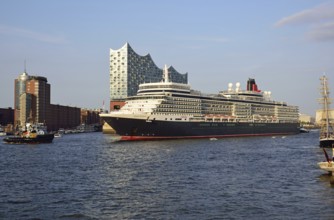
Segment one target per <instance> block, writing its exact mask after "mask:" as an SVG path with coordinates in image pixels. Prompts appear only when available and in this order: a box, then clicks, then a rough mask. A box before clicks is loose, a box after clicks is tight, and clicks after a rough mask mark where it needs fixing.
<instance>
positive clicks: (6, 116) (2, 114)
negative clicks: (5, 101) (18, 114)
mask: <svg viewBox="0 0 334 220" xmlns="http://www.w3.org/2000/svg"><path fill="white" fill-rule="evenodd" d="M8 124H14V109H12V108H0V125H8Z"/></svg>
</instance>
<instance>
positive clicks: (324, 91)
mask: <svg viewBox="0 0 334 220" xmlns="http://www.w3.org/2000/svg"><path fill="white" fill-rule="evenodd" d="M320 80H321V88H320V91H321V95H322V98H320V99H319V100H320V103H321V104H322V106H323V108H322V117H321V121H322V123H321V134H320V135H321V137H320V138H329V137H330V136H331V134H332V133H333V128H332V126H331V121H330V115H329V105H330V103H331V99H330V98H329V88H328V79H327V77H326V76H325V75H324V76H322V77H321V78H320Z"/></svg>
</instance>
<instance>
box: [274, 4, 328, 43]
mask: <svg viewBox="0 0 334 220" xmlns="http://www.w3.org/2000/svg"><path fill="white" fill-rule="evenodd" d="M288 25H306V26H307V27H308V31H307V33H306V36H307V38H308V39H310V40H312V41H318V42H321V41H334V3H324V4H321V5H319V6H316V7H314V8H311V9H306V10H303V11H301V12H298V13H295V14H293V15H290V16H287V17H284V18H282V19H280V20H279V21H277V22H276V23H275V27H283V26H288Z"/></svg>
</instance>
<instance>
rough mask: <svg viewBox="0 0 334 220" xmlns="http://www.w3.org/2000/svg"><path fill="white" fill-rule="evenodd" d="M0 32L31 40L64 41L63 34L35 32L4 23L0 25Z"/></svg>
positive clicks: (59, 42)
mask: <svg viewBox="0 0 334 220" xmlns="http://www.w3.org/2000/svg"><path fill="white" fill-rule="evenodd" d="M0 34H6V35H10V36H18V37H23V38H30V39H33V40H37V41H41V42H46V43H53V44H64V43H66V42H67V41H66V39H65V38H64V37H63V36H57V35H50V34H45V33H40V32H35V31H31V30H27V29H23V28H17V27H10V26H5V25H0Z"/></svg>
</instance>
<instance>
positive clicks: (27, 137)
mask: <svg viewBox="0 0 334 220" xmlns="http://www.w3.org/2000/svg"><path fill="white" fill-rule="evenodd" d="M53 138H54V134H50V133H47V131H46V128H45V126H42V125H39V124H37V125H35V124H30V123H27V124H26V128H25V131H23V132H22V134H21V135H19V136H13V137H7V138H4V139H3V141H4V142H5V143H8V144H40V143H52V141H53Z"/></svg>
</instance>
